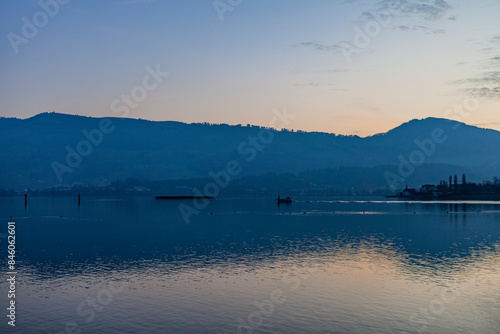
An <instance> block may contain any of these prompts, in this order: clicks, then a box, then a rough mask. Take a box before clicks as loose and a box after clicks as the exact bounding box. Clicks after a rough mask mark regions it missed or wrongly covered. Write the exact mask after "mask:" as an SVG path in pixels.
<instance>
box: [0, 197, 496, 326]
mask: <svg viewBox="0 0 500 334" xmlns="http://www.w3.org/2000/svg"><path fill="white" fill-rule="evenodd" d="M297 200H298V201H297V202H295V203H293V204H292V205H281V206H280V207H278V206H277V205H276V203H274V198H271V197H266V198H217V199H215V200H213V201H212V202H211V203H210V205H209V206H208V207H207V208H206V209H204V210H201V211H200V213H199V215H196V216H192V217H191V222H190V224H186V223H185V221H184V220H183V218H182V216H181V214H180V212H179V210H178V205H179V203H181V202H178V201H160V200H155V199H154V198H152V197H110V198H97V197H87V198H82V202H81V206H80V207H78V204H77V201H76V199H75V198H64V197H54V198H42V197H40V198H30V199H29V203H28V207H27V208H26V210H25V208H24V200H23V199H22V198H0V223H1V226H2V227H1V230H0V233H3V235H1V236H2V238H0V241H1V242H0V247H1V250H0V254H1V256H2V258H4V259H6V258H7V254H6V247H7V243H6V239H5V233H6V232H7V222H8V221H15V222H16V237H17V239H16V246H17V254H16V255H17V260H18V263H17V267H18V268H17V272H18V277H17V284H18V286H17V294H16V297H17V298H16V305H17V314H16V315H17V321H16V327H15V328H10V326H7V319H6V317H5V314H6V311H5V308H6V307H7V302H8V299H7V297H6V295H7V290H8V286H7V283H6V281H5V279H2V281H1V283H0V289H1V296H2V297H1V298H0V303H2V305H3V306H2V309H4V313H5V314H4V315H2V318H3V319H4V320H3V321H2V323H1V324H0V331H1V332H5V333H7V332H12V333H65V332H68V333H73V332H74V333H398V334H400V333H500V202H497V203H495V202H460V203H450V202H431V203H429V202H385V200H384V199H369V200H366V201H351V200H350V199H347V200H341V199H337V198H335V199H333V200H332V199H331V198H303V199H297ZM184 203H186V204H191V202H190V201H187V202H184ZM10 216H12V219H10V218H9V217H10ZM2 263H4V266H6V261H3V262H2ZM2 272H4V273H5V272H6V270H2Z"/></svg>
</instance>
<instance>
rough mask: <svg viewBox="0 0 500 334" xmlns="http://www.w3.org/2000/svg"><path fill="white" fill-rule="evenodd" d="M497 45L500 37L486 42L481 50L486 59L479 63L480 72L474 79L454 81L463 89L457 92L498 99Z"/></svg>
mask: <svg viewBox="0 0 500 334" xmlns="http://www.w3.org/2000/svg"><path fill="white" fill-rule="evenodd" d="M499 44H500V35H496V36H494V37H492V38H491V39H490V40H489V41H488V47H486V48H483V49H482V51H483V52H484V53H485V55H486V56H487V58H486V59H484V61H482V62H480V63H479V64H480V68H481V69H482V72H481V73H480V74H479V75H477V76H475V77H470V78H465V79H461V80H457V81H455V82H454V83H455V84H458V85H461V86H462V87H465V88H461V89H460V90H459V91H461V92H464V93H466V94H468V95H473V96H478V97H482V98H487V99H494V100H498V99H500V71H499V68H500V54H499V53H498V45H499Z"/></svg>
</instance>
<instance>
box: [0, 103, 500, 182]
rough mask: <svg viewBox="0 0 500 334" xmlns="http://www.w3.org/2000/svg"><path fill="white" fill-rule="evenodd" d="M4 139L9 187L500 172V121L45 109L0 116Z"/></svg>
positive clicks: (432, 178)
mask: <svg viewBox="0 0 500 334" xmlns="http://www.w3.org/2000/svg"><path fill="white" fill-rule="evenodd" d="M0 142H1V143H2V144H1V146H0V159H1V161H2V164H1V166H0V187H2V188H14V189H23V188H43V187H50V186H55V185H70V184H74V183H83V184H89V183H91V184H104V183H109V182H111V181H114V180H117V179H128V178H135V179H143V180H144V179H147V180H168V179H191V178H205V177H208V176H209V175H211V174H212V175H213V174H217V173H221V172H223V171H228V170H229V171H231V172H233V174H231V175H232V177H233V178H241V177H248V176H256V175H260V174H266V173H267V174H269V173H277V174H280V173H291V174H293V175H299V173H300V175H306V174H307V173H311V172H312V171H317V170H321V172H317V173H315V175H316V174H318V173H319V174H321V173H323V174H325V173H326V174H328V175H334V174H335V173H340V171H341V174H339V175H338V177H336V178H335V177H334V178H333V179H337V180H338V182H341V181H342V180H347V179H348V180H349V182H351V183H353V186H356V187H358V186H363V185H370V186H375V187H377V186H379V187H384V186H398V187H400V186H401V185H403V184H406V183H416V182H425V181H428V182H429V183H432V182H434V183H436V182H438V181H439V180H441V179H447V177H448V175H447V174H448V173H462V172H463V173H467V174H468V177H469V180H476V181H481V180H483V179H490V178H491V177H493V176H496V175H500V150H499V147H500V132H499V131H495V130H490V129H482V128H478V127H475V126H470V125H466V124H464V123H460V122H456V121H452V120H447V119H439V118H426V119H421V120H411V121H409V122H407V123H404V124H402V125H400V126H398V127H396V128H394V129H392V130H390V131H388V132H387V133H382V134H377V135H374V136H369V137H364V138H361V137H358V136H343V135H335V134H330V133H319V132H302V131H299V132H296V131H295V132H294V131H289V130H275V129H270V128H264V127H259V126H250V125H248V126H241V125H227V124H208V123H195V124H186V123H181V122H173V121H165V122H156V121H147V120H140V119H127V118H95V117H85V116H75V115H67V114H59V113H42V114H38V115H36V116H34V117H31V118H28V119H17V118H0ZM228 168H229V169H228ZM350 168H351V170H352V173H350V172H349V170H350ZM231 169H232V170H231ZM329 173H331V174H329ZM372 181H373V182H372Z"/></svg>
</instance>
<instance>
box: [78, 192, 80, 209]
mask: <svg viewBox="0 0 500 334" xmlns="http://www.w3.org/2000/svg"><path fill="white" fill-rule="evenodd" d="M78 206H80V194H78Z"/></svg>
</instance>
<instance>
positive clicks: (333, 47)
mask: <svg viewBox="0 0 500 334" xmlns="http://www.w3.org/2000/svg"><path fill="white" fill-rule="evenodd" d="M343 43H347V42H345V41H342V42H338V43H334V44H323V43H320V42H301V43H298V44H296V45H295V46H297V47H307V48H310V49H313V50H316V51H341V50H342V45H343Z"/></svg>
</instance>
